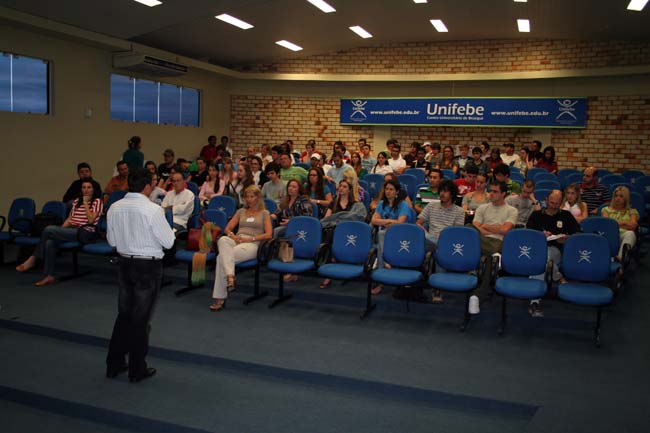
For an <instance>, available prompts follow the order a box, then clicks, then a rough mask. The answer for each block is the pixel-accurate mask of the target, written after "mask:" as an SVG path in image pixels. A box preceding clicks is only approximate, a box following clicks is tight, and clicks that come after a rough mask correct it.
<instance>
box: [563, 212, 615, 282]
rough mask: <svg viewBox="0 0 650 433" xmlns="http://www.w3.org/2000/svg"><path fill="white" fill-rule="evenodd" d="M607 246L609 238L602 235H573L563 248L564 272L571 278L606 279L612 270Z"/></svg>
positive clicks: (581, 279)
mask: <svg viewBox="0 0 650 433" xmlns="http://www.w3.org/2000/svg"><path fill="white" fill-rule="evenodd" d="M587 219H589V218H587ZM585 221H586V220H585ZM607 247H608V244H607V239H605V238H604V237H602V236H598V235H595V234H591V233H578V234H575V235H571V236H570V237H569V238H568V239H567V241H566V242H565V243H564V248H563V250H562V265H561V266H562V273H563V274H564V276H565V277H566V278H568V279H570V280H578V281H584V282H601V281H606V280H607V279H608V278H609V272H610V256H609V252H608V248H607Z"/></svg>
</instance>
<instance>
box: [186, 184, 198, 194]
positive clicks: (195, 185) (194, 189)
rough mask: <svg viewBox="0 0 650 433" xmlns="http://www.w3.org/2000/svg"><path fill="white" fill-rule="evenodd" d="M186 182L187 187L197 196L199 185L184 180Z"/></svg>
mask: <svg viewBox="0 0 650 433" xmlns="http://www.w3.org/2000/svg"><path fill="white" fill-rule="evenodd" d="M186 183H187V189H189V190H190V191H192V193H193V194H194V196H195V197H198V196H199V186H198V185H197V184H196V183H194V182H186Z"/></svg>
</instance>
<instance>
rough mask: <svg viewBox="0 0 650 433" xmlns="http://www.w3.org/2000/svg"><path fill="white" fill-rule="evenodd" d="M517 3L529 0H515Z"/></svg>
mask: <svg viewBox="0 0 650 433" xmlns="http://www.w3.org/2000/svg"><path fill="white" fill-rule="evenodd" d="M515 3H528V0H515Z"/></svg>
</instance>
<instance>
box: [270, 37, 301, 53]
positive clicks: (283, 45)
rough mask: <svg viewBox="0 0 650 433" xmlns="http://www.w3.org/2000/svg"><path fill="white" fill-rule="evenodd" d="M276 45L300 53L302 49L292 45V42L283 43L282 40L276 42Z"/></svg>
mask: <svg viewBox="0 0 650 433" xmlns="http://www.w3.org/2000/svg"><path fill="white" fill-rule="evenodd" d="M276 44H278V45H280V46H281V47H284V48H288V49H290V50H291V51H300V50H302V47H300V46H298V45H296V44H294V43H293V42H289V41H285V40H284V39H283V40H281V41H277V42H276Z"/></svg>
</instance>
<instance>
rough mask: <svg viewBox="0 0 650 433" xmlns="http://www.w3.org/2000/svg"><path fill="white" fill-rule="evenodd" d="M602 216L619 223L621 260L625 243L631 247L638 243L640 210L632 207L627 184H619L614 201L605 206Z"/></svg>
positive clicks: (619, 252) (613, 197)
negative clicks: (637, 232)
mask: <svg viewBox="0 0 650 433" xmlns="http://www.w3.org/2000/svg"><path fill="white" fill-rule="evenodd" d="M601 214H602V216H604V217H607V218H611V219H613V220H615V221H616V222H617V223H618V226H619V230H620V234H621V246H620V248H619V250H618V258H619V260H620V259H622V258H623V249H624V247H625V245H629V247H630V248H632V247H633V246H634V244H636V233H635V231H636V229H637V227H638V226H639V212H638V211H637V210H636V209H633V208H631V207H630V190H629V189H627V187H626V186H618V187H616V189H615V190H614V194H612V202H611V203H610V205H609V206H607V207H605V208H603V210H602V212H601Z"/></svg>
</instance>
